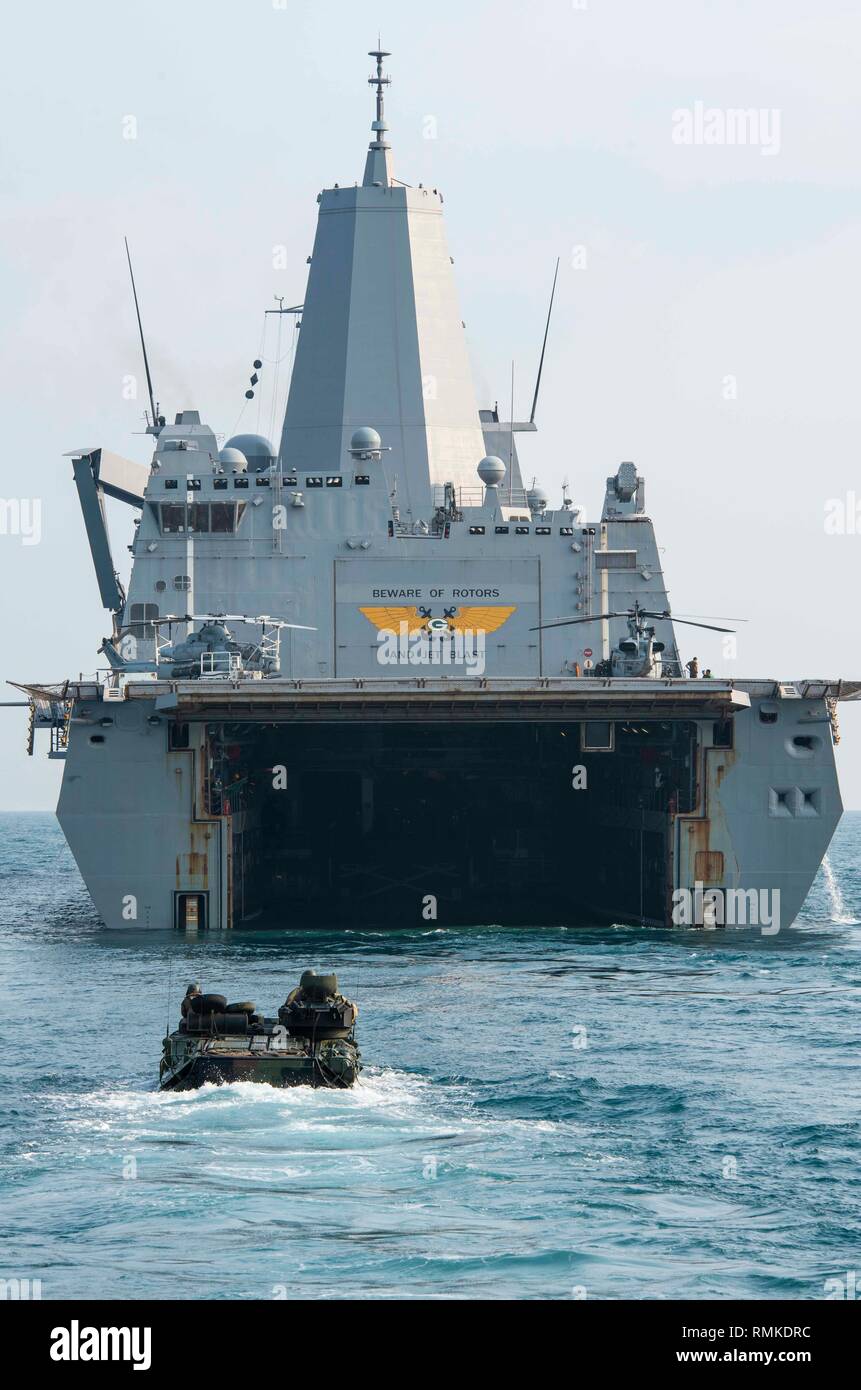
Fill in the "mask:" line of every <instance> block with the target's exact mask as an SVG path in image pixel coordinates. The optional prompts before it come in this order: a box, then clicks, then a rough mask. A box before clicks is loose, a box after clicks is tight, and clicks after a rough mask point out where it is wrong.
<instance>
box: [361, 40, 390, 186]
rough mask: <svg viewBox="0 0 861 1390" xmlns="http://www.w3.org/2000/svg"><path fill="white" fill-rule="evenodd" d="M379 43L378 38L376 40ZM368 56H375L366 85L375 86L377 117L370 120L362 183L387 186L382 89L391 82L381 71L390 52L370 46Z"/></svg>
mask: <svg viewBox="0 0 861 1390" xmlns="http://www.w3.org/2000/svg"><path fill="white" fill-rule="evenodd" d="M377 42H378V43H379V39H378V40H377ZM368 57H369V58H376V60H377V71H376V73H372V74H371V76H370V77H369V78H368V85H369V86H371V87H376V89H377V90H376V98H377V117H376V120H374V121H372V122H371V130H372V131H373V133H374V138H373V140H372V141H371V143H370V145H369V146H368V158H367V160H366V161H365V177H364V178H363V180H362V183H363V185H364V187H365V188H369V187H373V186H374V185H382V187H384V188H388V187H389V185H390V184H391V182H392V165H391V159H392V156H391V147H390V146H389V144H388V142H387V140H386V131H387V130H388V126H387V125H386V118H385V110H384V102H383V91H384V88H386V87H388V86H389V85H390V84H391V80H392V79H391V78H390V77H386V76H385V75H384V73H383V59H384V58H390V57H391V54H390V53H386V52H385V50H384V49H382V48H372V49H371V50H370V52H369V53H368Z"/></svg>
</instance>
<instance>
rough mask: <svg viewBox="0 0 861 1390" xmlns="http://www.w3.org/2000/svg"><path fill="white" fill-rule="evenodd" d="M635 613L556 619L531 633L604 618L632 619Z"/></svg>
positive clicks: (540, 624)
mask: <svg viewBox="0 0 861 1390" xmlns="http://www.w3.org/2000/svg"><path fill="white" fill-rule="evenodd" d="M633 616H634V614H633V611H631V612H627V611H626V612H624V613H593V614H591V616H590V617H588V618H554V620H553V622H552V623H539V624H538V626H537V627H531V628H530V629H529V631H530V632H543V631H544V629H545V628H546V627H569V626H570V625H571V623H600V622H601V621H602V620H603V619H604V618H632V617H633Z"/></svg>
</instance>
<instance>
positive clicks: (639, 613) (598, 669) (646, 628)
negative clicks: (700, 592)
mask: <svg viewBox="0 0 861 1390" xmlns="http://www.w3.org/2000/svg"><path fill="white" fill-rule="evenodd" d="M608 618H625V619H626V620H627V624H628V636H627V637H623V638H621V640H620V641H619V643H618V645H617V646H615V647H614V648H613V650H612V651H611V653H610V655H609V657H607V658H605V659H604V660H603V661H599V662H597V664H596V665H595V666H594V667H593V668H592V670H591V671H590V672H589V674H590V675H593V676H613V677H624V678H628V679H631V678H632V677H634V678H636V677H649V678H651V679H653V680H657V679H658V678H659V677H660V675H661V667H662V662H661V653H662V652H663V650H664V643H663V642H660V641H658V640H657V638H656V635H655V627H654V624H653V623H650V622H649V621H648V620H649V619H650V618H665V619H669V620H671V621H672V622H674V623H684V624H685V625H686V626H688V627H704V628H708V630H709V631H710V632H734V631H735V629H734V628H731V627H716V626H715V625H714V624H713V623H703V622H699V621H696V620H694V619H693V618H677V617H676V616H675V615H674V614H671V613H669V612H668V611H667V610H666V609H665V610H664V611H663V612H660V613H658V612H653V611H652V610H651V609H647V608H641V607H640V605H639V603H637V602H636V601H635V603H634V606H633V608H625V609H621V610H617V611H615V612H612V613H593V614H591V615H590V616H589V617H588V618H582V617H576V618H556V619H554V621H553V622H551V623H541V624H540V626H539V627H536V628H532V629H531V630H532V631H533V632H541V631H543V630H544V629H545V628H548V627H568V626H569V625H571V624H573V623H594V622H596V621H603V620H605V619H608Z"/></svg>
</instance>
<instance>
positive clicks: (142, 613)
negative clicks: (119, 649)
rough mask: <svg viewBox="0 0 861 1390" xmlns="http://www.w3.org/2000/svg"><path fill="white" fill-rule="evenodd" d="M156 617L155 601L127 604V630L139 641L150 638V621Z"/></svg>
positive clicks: (151, 629)
mask: <svg viewBox="0 0 861 1390" xmlns="http://www.w3.org/2000/svg"><path fill="white" fill-rule="evenodd" d="M157 617H158V604H157V603H131V604H129V626H128V631H129V632H130V633H131V635H132V637H136V638H138V639H139V640H141V641H146V640H147V639H151V638H152V636H153V628H152V621H153V618H157Z"/></svg>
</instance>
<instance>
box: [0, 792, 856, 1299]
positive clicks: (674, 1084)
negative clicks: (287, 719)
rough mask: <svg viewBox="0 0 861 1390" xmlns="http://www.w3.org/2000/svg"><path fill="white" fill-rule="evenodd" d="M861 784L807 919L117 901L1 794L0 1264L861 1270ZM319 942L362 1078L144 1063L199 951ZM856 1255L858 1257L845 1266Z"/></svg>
mask: <svg viewBox="0 0 861 1390" xmlns="http://www.w3.org/2000/svg"><path fill="white" fill-rule="evenodd" d="M859 922H861V814H850V815H847V816H846V817H845V818H844V820H843V823H842V824H841V826H840V828H839V830H838V832H837V835H836V837H835V840H834V842H833V844H832V846H831V850H830V854H829V859H828V861H827V862H826V865H825V866H824V867H823V869H822V870H821V871H820V873H819V876H818V878H817V881H816V884H815V886H814V888H813V890H812V892H811V894H810V897H809V899H808V902H807V904H806V907H805V910H804V913H803V916H802V918H801V919H800V920H799V921H798V922H797V923H796V924H795V926H793V927H792V928H789V929H783V930H782V931H781V932H780V933H779V934H778V935H776V936H763V935H760V934H759V933H757V932H755V931H740V930H727V931H718V932H702V931H700V932H693V931H690V932H688V931H676V932H669V931H654V930H650V929H642V930H640V929H633V928H630V927H617V928H612V927H611V928H597V927H596V928H595V929H594V930H591V929H583V928H577V929H570V930H567V929H565V928H563V927H559V928H558V929H552V930H551V929H544V928H542V929H535V930H532V931H528V930H526V931H524V930H517V931H514V930H500V929H496V928H493V927H488V928H486V929H481V930H478V929H475V928H472V929H465V930H456V929H448V930H438V929H436V928H435V927H434V925H433V924H432V923H428V924H427V925H426V928H425V929H424V930H417V929H415V928H410V929H409V930H404V931H396V932H387V933H374V932H367V931H362V932H354V933H350V932H346V933H331V932H330V933H322V932H310V931H302V930H296V929H294V930H292V931H289V932H287V931H285V932H278V933H272V932H268V933H265V934H264V933H262V932H257V933H254V932H241V931H236V932H232V933H228V934H225V935H223V936H215V935H213V936H201V937H200V938H199V939H197V940H193V939H186V938H184V937H178V936H176V935H175V934H171V933H161V932H155V933H149V934H147V933H143V932H140V931H129V932H126V933H122V934H121V933H108V932H106V931H104V930H103V929H102V928H101V927H100V925H99V923H98V919H97V918H96V915H95V912H94V910H93V908H92V906H91V904H90V902H89V899H88V898H87V895H86V892H85V890H84V888H83V885H82V883H81V880H80V878H79V876H78V873H77V870H76V868H75V866H74V863H73V861H72V859H71V856H70V854H69V852H68V850H67V849H66V847H65V842H64V840H63V838H62V835H61V833H60V830H59V828H58V826H57V824H56V822H55V820H54V818H53V817H52V816H49V815H21V816H13V815H6V816H3V817H0V978H2V999H0V1003H2V1010H0V1027H2V1048H0V1059H2V1067H1V1068H0V1204H1V1209H0V1278H6V1279H9V1278H19V1279H24V1278H28V1279H39V1280H41V1287H42V1297H43V1298H44V1299H52V1298H75V1299H80V1298H96V1297H108V1298H120V1299H123V1298H152V1299H156V1298H175V1297H179V1298H189V1299H192V1298H195V1299H196V1298H220V1299H225V1298H264V1299H269V1298H284V1297H286V1298H289V1299H295V1298H303V1299H316V1298H326V1299H329V1298H333V1299H338V1298H465V1299H469V1298H477V1297H490V1298H553V1299H566V1298H583V1297H586V1298H596V1299H605V1298H609V1299H616V1298H643V1299H665V1298H672V1299H678V1298H694V1299H701V1298H709V1297H718V1298H748V1299H762V1298H775V1297H776V1298H797V1299H810V1298H812V1299H817V1298H823V1297H825V1296H826V1292H827V1289H828V1288H829V1287H831V1288H833V1287H834V1286H833V1285H830V1286H829V1284H828V1281H829V1280H835V1279H837V1280H839V1279H844V1280H845V1279H846V1276H847V1273H849V1272H850V1271H855V1270H859V1271H861V1166H859V1152H861V1078H859V1062H861V1024H859V1006H861V925H859ZM308 965H311V966H318V967H332V968H334V969H336V970H337V971H338V974H339V977H340V981H341V987H342V989H343V990H344V992H345V993H347V994H349V995H350V996H351V997H353V998H354V999H356V1000H357V1002H358V1004H359V1006H360V1017H359V1037H360V1042H361V1046H362V1052H363V1057H364V1061H365V1070H364V1073H363V1076H362V1079H361V1083H360V1084H359V1085H358V1086H357V1087H356V1088H355V1089H354V1090H352V1091H340V1092H332V1091H323V1090H316V1091H315V1090H305V1089H301V1088H300V1089H296V1090H293V1091H276V1090H273V1089H271V1088H269V1087H264V1086H254V1085H249V1084H243V1085H235V1086H227V1087H222V1088H213V1087H208V1088H205V1089H204V1090H202V1091H199V1092H191V1093H184V1094H164V1095H161V1094H159V1093H158V1092H157V1091H156V1078H157V1072H158V1060H159V1052H160V1044H161V1038H162V1036H163V1033H164V1029H165V1023H166V1021H167V1020H168V1019H170V1020H171V1022H175V1020H176V1017H177V1016H178V1003H179V998H180V996H181V994H182V993H183V991H184V989H185V986H186V984H187V983H188V981H190V980H192V979H195V980H200V981H202V982H203V985H204V988H205V989H207V990H212V991H217V992H220V993H224V994H227V995H229V996H230V997H232V998H237V999H249V998H250V999H254V1000H255V1001H256V1002H257V1004H258V1006H259V1007H261V1008H263V1009H265V1011H266V1012H271V1011H273V1010H274V1008H275V1007H276V1006H277V1005H278V1004H279V1003H280V1002H281V1001H282V1000H283V999H284V997H285V995H286V994H287V992H288V990H289V989H290V988H291V987H292V986H293V984H294V983H295V982H296V980H297V978H298V975H299V973H300V971H301V970H302V969H303V968H304V967H306V966H308ZM858 1284H859V1286H861V1272H859V1274H858Z"/></svg>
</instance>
